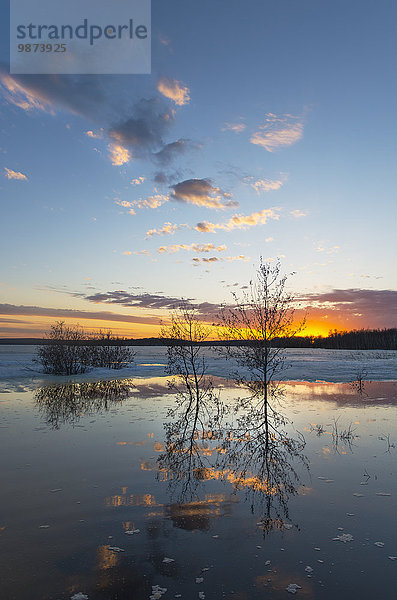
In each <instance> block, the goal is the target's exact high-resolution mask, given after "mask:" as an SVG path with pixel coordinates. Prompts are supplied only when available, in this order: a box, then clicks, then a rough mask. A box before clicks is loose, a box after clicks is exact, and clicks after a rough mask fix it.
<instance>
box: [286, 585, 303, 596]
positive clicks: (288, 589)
mask: <svg viewBox="0 0 397 600" xmlns="http://www.w3.org/2000/svg"><path fill="white" fill-rule="evenodd" d="M301 589H302V586H300V585H298V584H297V583H289V584H288V585H287V587H286V588H285V591H286V592H289V593H290V594H296V592H297V591H298V590H301Z"/></svg>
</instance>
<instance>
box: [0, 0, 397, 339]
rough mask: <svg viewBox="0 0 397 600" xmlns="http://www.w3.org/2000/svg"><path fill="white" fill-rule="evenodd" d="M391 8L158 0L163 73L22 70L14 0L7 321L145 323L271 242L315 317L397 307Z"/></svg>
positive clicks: (0, 325) (248, 263) (345, 321)
mask: <svg viewBox="0 0 397 600" xmlns="http://www.w3.org/2000/svg"><path fill="white" fill-rule="evenodd" d="M396 13H397V8H396V6H395V3H393V2H386V1H381V2H378V3H374V2H366V1H364V2H357V1H352V2H349V3H346V2H330V1H322V2H319V1H316V2H314V1H313V2H312V1H304V2H297V1H296V0H295V1H280V0H278V1H277V2H254V1H252V2H242V1H241V0H240V1H238V2H237V1H232V2H223V1H220V2H216V3H215V2H207V1H204V2H200V3H197V2H191V1H184V2H173V1H171V2H160V1H153V3H152V75H135V76H134V75H131V76H128V75H123V76H110V75H106V76H105V75H104V76H61V75H60V76H45V75H35V76H10V75H9V74H8V40H7V36H8V32H7V31H6V24H7V22H8V13H7V10H6V9H5V8H4V7H3V15H4V19H2V23H3V32H2V33H3V35H2V36H1V40H2V41H1V64H2V70H1V82H2V87H1V96H0V130H1V141H0V161H1V164H0V169H1V180H0V193H1V198H2V201H1V203H2V217H3V218H2V235H1V257H2V258H1V261H2V276H1V287H0V291H1V298H2V300H1V302H3V303H4V305H3V308H2V311H1V313H2V316H1V322H0V335H1V336H3V337H11V336H14V335H32V336H36V335H40V333H41V332H42V331H43V330H44V329H45V328H46V327H47V326H48V323H49V322H50V321H53V320H54V317H57V318H58V317H59V318H67V319H71V320H72V321H73V322H77V321H79V322H81V323H84V324H85V323H88V324H89V325H90V326H91V328H95V327H99V326H104V324H106V323H107V320H106V318H105V317H103V315H102V316H101V317H98V314H97V318H95V313H101V314H102V312H103V311H107V312H112V313H113V315H122V316H123V318H124V317H125V318H127V317H131V320H130V321H120V322H118V321H117V320H115V319H116V317H115V316H113V317H111V319H112V320H113V325H112V326H113V329H114V330H115V331H117V332H120V333H125V334H131V335H136V336H141V335H152V334H155V331H156V327H157V325H156V323H158V319H159V318H160V317H162V316H164V315H166V314H167V311H168V310H169V307H170V306H171V304H172V301H173V300H174V299H175V298H180V297H184V298H189V299H191V300H192V302H197V303H203V302H207V303H209V304H211V305H213V306H214V307H216V306H217V304H218V303H220V302H223V301H228V300H229V299H230V289H229V288H230V286H232V285H233V286H234V288H233V289H236V290H239V288H240V287H241V286H243V285H245V284H246V283H247V281H248V280H249V279H250V277H252V275H253V273H254V270H255V267H256V266H257V265H258V261H259V256H261V255H262V256H263V257H264V259H266V260H275V259H276V257H280V258H281V262H282V265H283V268H284V269H285V270H286V271H294V272H295V273H296V274H295V275H294V277H292V278H291V279H290V280H289V281H290V286H291V290H292V291H293V292H294V294H295V295H296V296H297V298H302V299H303V300H302V301H303V302H304V303H306V305H307V306H309V307H312V309H311V310H312V314H313V326H312V331H317V332H319V331H321V332H326V331H327V330H328V328H330V327H331V326H337V327H339V328H341V327H346V328H350V327H353V326H354V327H361V326H371V327H380V326H382V327H385V326H392V325H394V326H395V325H396V320H395V306H396V295H395V290H396V289H397V286H396V275H395V272H396V270H395V257H396V252H395V250H396V244H395V223H396V208H395V206H396V202H395V189H396V177H397V176H396V169H395V159H396V144H397V142H396V140H397V137H396V122H397V120H396V117H395V106H396V100H397V98H396V96H397V94H396V78H395V76H394V72H395V55H396V46H395V39H396V38H397V36H396V16H397V15H396ZM198 224H200V225H198ZM148 232H149V233H148ZM117 291H124V292H126V293H128V294H129V295H128V298H127V297H126V296H125V295H124V296H123V300H122V301H120V294H119V296H117V295H115V294H114V292H117ZM332 294H333V295H332ZM346 294H350V295H348V296H346ZM158 298H160V299H161V298H163V300H164V301H163V302H162V301H159V300H158ZM347 298H348V299H347ZM5 305H7V306H5ZM9 306H11V307H14V308H9ZM16 307H19V309H18V308H16ZM32 307H33V308H35V309H37V310H35V311H33V310H32ZM18 310H19V312H18ZM73 310H74V311H77V312H76V314H75V315H74V314H73V313H71V312H67V311H73ZM214 310H215V308H214ZM51 311H55V312H53V313H51ZM56 311H58V312H56ZM62 311H63V312H62ZM65 311H66V312H65ZM49 313H51V314H49ZM84 313H85V314H84ZM12 321H16V322H15V323H13V322H12Z"/></svg>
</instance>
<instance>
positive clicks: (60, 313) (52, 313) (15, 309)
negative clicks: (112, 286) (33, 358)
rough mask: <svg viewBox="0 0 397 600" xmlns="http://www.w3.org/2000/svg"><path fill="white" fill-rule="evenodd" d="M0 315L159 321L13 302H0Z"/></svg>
mask: <svg viewBox="0 0 397 600" xmlns="http://www.w3.org/2000/svg"><path fill="white" fill-rule="evenodd" d="M0 315H23V316H37V317H54V318H56V319H63V318H65V319H97V320H100V321H120V322H125V323H147V324H149V323H152V324H158V323H159V320H158V318H157V317H150V316H148V317H137V316H133V315H119V314H117V313H113V312H108V311H98V312H92V311H86V310H74V309H70V308H44V307H41V306H23V305H21V306H17V305H14V304H0Z"/></svg>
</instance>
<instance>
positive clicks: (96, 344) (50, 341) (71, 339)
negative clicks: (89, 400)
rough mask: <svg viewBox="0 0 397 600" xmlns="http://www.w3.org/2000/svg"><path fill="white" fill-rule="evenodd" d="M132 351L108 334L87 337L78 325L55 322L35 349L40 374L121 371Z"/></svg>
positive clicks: (132, 353) (132, 354)
mask: <svg viewBox="0 0 397 600" xmlns="http://www.w3.org/2000/svg"><path fill="white" fill-rule="evenodd" d="M134 356H135V352H133V350H131V348H129V347H128V346H125V345H124V344H123V341H122V340H120V339H119V338H116V337H114V336H113V335H112V332H111V331H108V332H106V333H104V332H99V333H98V334H91V333H87V332H86V331H84V329H83V328H82V327H80V326H79V325H71V326H66V325H65V323H64V321H57V322H56V323H55V324H54V325H52V326H51V329H50V331H49V333H48V334H47V339H46V342H45V343H43V344H41V345H40V346H39V347H38V350H37V357H36V358H35V359H34V360H35V362H38V363H39V364H40V365H41V366H42V368H43V371H44V373H48V374H51V375H76V374H79V373H85V372H86V371H87V370H88V369H89V368H90V367H106V368H108V369H121V368H123V367H125V366H127V365H128V364H129V363H131V362H132V361H133V360H134Z"/></svg>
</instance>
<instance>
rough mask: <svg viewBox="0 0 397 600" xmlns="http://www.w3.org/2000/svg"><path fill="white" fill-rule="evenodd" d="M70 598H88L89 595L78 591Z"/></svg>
mask: <svg viewBox="0 0 397 600" xmlns="http://www.w3.org/2000/svg"><path fill="white" fill-rule="evenodd" d="M70 600H88V596H87V594H83V592H78V593H77V594H73V596H70Z"/></svg>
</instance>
